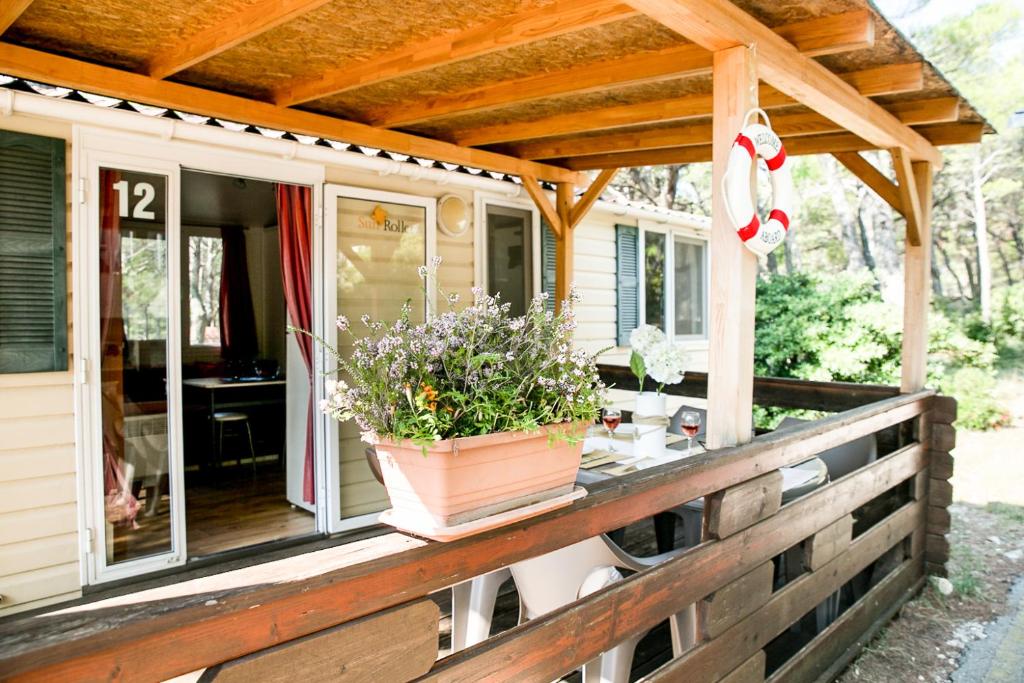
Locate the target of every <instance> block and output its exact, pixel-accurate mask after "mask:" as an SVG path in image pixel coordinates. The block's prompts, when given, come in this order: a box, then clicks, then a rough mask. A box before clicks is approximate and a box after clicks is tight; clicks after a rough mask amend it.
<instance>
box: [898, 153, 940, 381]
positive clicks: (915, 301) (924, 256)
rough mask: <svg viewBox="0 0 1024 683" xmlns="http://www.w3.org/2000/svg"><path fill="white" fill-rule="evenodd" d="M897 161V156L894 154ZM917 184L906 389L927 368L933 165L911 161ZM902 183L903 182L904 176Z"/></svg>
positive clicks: (907, 273)
mask: <svg viewBox="0 0 1024 683" xmlns="http://www.w3.org/2000/svg"><path fill="white" fill-rule="evenodd" d="M893 163H896V156H894V157H893ZM912 171H913V174H912V175H913V178H914V185H915V186H916V188H917V195H918V196H917V199H918V201H917V204H918V205H919V209H920V214H919V220H918V225H917V228H918V235H917V237H918V238H919V239H918V243H917V244H914V243H913V241H912V239H911V233H910V220H909V218H908V220H907V239H906V254H905V256H904V266H903V270H904V272H903V283H904V284H903V292H904V293H903V357H902V363H903V365H902V373H901V374H902V378H901V380H900V389H901V390H902V391H904V392H905V393H910V392H914V391H919V390H921V389H923V388H924V385H925V381H926V378H927V369H928V308H929V302H930V297H931V289H932V288H931V268H932V165H931V164H930V163H928V162H924V161H919V162H915V163H913V164H912ZM897 177H899V178H900V185H901V186H902V184H903V177H901V176H900V174H899V173H897Z"/></svg>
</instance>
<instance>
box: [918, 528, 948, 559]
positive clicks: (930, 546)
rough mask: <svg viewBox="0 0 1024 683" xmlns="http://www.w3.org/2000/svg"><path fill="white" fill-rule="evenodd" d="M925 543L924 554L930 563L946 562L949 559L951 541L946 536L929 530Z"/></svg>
mask: <svg viewBox="0 0 1024 683" xmlns="http://www.w3.org/2000/svg"><path fill="white" fill-rule="evenodd" d="M928 532H929V533H928V535H927V536H926V537H925V541H924V553H925V556H926V557H927V558H928V561H929V562H945V561H946V560H948V559H949V539H948V538H946V536H945V534H939V533H932V530H931V529H929V530H928Z"/></svg>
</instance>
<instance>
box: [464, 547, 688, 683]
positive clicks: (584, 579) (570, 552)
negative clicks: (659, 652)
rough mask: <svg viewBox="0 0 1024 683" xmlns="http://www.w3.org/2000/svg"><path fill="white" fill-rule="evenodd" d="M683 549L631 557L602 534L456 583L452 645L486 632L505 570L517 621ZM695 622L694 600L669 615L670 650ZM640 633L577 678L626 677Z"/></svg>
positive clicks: (616, 682)
mask: <svg viewBox="0 0 1024 683" xmlns="http://www.w3.org/2000/svg"><path fill="white" fill-rule="evenodd" d="M684 550H685V549H682V548H681V549H679V550H675V551H672V552H669V553H663V554H661V555H655V556H653V557H635V556H633V555H630V554H629V553H627V552H625V551H623V550H622V549H620V548H619V547H618V546H617V545H615V544H614V543H613V542H612V541H611V540H610V539H609V538H608V537H607V536H605V535H603V534H602V535H601V536H595V537H593V538H588V539H586V540H584V541H580V542H579V543H574V544H573V545H570V546H567V547H565V548H560V549H559V550H555V551H552V552H550V553H547V554H545V555H541V556H540V557H535V558H532V559H529V560H523V561H522V562H517V563H515V564H513V565H512V566H511V567H509V568H508V569H503V570H500V571H498V572H494V573H491V574H488V575H486V576H482V577H477V578H476V579H473V581H467V582H465V583H463V584H460V585H459V586H456V587H455V588H454V590H453V600H452V650H453V651H456V650H457V649H461V648H463V647H468V646H470V645H474V644H476V643H478V642H480V641H482V640H484V639H486V638H487V636H488V635H489V634H490V621H491V617H492V615H493V611H494V600H495V598H496V596H497V591H498V588H499V587H500V586H501V583H502V582H503V581H504V580H505V579H506V578H507V576H508V574H507V572H509V571H511V575H512V577H513V579H514V580H515V582H516V589H517V590H518V591H519V603H520V612H519V621H520V622H523V621H526V620H528V619H534V618H536V617H538V616H540V615H542V614H546V613H548V612H551V611H553V610H556V609H558V608H560V607H563V606H565V605H568V604H569V603H571V602H575V601H576V600H578V599H580V598H582V597H585V596H587V595H590V594H591V593H594V592H595V591H598V590H600V589H601V588H604V587H605V586H607V585H610V584H611V583H614V582H615V581H619V580H621V579H622V574H621V573H620V570H627V571H633V572H636V571H642V570H644V569H647V568H649V567H653V566H655V565H657V564H660V563H661V562H664V561H666V560H668V559H671V558H673V557H675V556H677V555H679V554H680V553H682V552H684ZM696 621H697V620H696V605H690V606H689V607H687V608H686V609H684V610H683V611H681V612H679V613H678V614H675V615H673V616H672V617H671V618H670V620H669V625H670V628H671V632H672V652H673V655H679V654H682V653H683V652H685V651H686V650H688V649H690V648H691V647H693V645H694V643H695V642H696V636H697V634H696ZM642 635H643V634H640V635H637V636H634V637H632V638H629V639H627V640H626V641H624V642H621V643H619V644H618V645H616V646H615V647H613V648H612V649H611V650H609V651H607V652H605V653H603V654H602V655H601V656H599V657H597V658H595V659H594V660H591V661H590V662H587V663H586V664H585V665H584V667H583V680H584V681H585V682H586V683H595V682H597V681H600V682H601V683H620V682H621V683H625V682H626V681H628V680H629V672H630V669H631V667H632V662H633V651H634V650H635V649H636V645H637V643H638V642H639V641H640V638H641V637H642Z"/></svg>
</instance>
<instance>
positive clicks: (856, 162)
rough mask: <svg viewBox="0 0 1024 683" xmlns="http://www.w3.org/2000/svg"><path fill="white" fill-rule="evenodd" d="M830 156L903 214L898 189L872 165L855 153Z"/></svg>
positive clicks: (837, 153) (839, 153)
mask: <svg viewBox="0 0 1024 683" xmlns="http://www.w3.org/2000/svg"><path fill="white" fill-rule="evenodd" d="M832 156H834V157H835V158H836V160H837V161H838V162H839V163H841V164H842V165H843V166H845V167H846V169H847V170H848V171H849V172H850V173H852V174H853V175H855V176H856V177H857V178H859V179H860V181H861V182H863V183H864V184H865V185H867V186H868V187H870V188H871V189H872V190H873V191H874V192H875V194H877V195H878V196H879V197H881V198H882V200H883V201H884V202H885V203H886V204H888V205H889V206H891V207H892V208H894V209H895V210H897V211H899V212H900V213H901V214H902V213H903V201H902V199H901V198H900V190H899V188H898V187H897V186H896V183H894V182H893V181H891V180H889V179H888V178H886V177H885V175H884V174H883V173H882V172H881V171H879V170H878V169H877V168H875V166H874V164H872V163H871V162H870V161H868V160H867V159H865V158H864V157H863V156H861V155H860V154H859V153H857V152H835V153H834V154H833V155H832Z"/></svg>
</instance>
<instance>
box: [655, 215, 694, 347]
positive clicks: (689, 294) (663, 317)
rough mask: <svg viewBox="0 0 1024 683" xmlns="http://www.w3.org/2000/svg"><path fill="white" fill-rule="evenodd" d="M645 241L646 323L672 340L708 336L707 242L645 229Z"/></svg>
mask: <svg viewBox="0 0 1024 683" xmlns="http://www.w3.org/2000/svg"><path fill="white" fill-rule="evenodd" d="M641 239H642V242H643V257H642V263H641V266H642V270H643V274H644V280H643V283H644V286H643V289H642V291H643V299H644V301H643V312H644V313H643V322H645V323H647V324H648V325H654V326H656V327H659V328H661V329H663V330H665V333H666V334H668V335H669V336H670V337H675V338H699V337H705V336H706V335H707V286H706V282H707V243H706V242H705V241H703V240H700V239H696V238H691V237H688V236H686V235H683V234H680V233H675V232H673V231H671V230H669V231H667V232H659V231H655V230H644V231H642V234H641ZM669 245H671V247H670V246H669Z"/></svg>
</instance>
